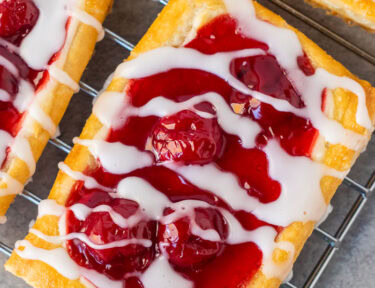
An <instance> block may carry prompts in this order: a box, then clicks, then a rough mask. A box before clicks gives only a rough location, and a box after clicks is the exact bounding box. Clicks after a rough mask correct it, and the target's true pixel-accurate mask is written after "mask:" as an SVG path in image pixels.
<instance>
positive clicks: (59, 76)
mask: <svg viewBox="0 0 375 288" xmlns="http://www.w3.org/2000/svg"><path fill="white" fill-rule="evenodd" d="M48 73H49V74H50V75H51V76H52V77H53V78H55V79H56V80H57V81H59V82H60V83H62V84H64V85H66V86H68V87H69V88H71V89H72V90H73V91H74V92H75V93H76V92H78V91H79V85H78V83H77V82H76V81H74V80H73V79H72V77H70V76H69V74H68V73H66V72H65V71H64V70H62V69H60V68H57V67H56V65H53V66H51V67H50V68H49V70H48Z"/></svg>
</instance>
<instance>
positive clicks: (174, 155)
mask: <svg viewBox="0 0 375 288" xmlns="http://www.w3.org/2000/svg"><path fill="white" fill-rule="evenodd" d="M151 141H152V147H153V152H154V154H155V157H156V159H157V161H158V162H164V161H174V162H182V163H185V164H207V163H210V162H212V161H213V160H215V159H217V158H218V157H219V155H220V153H221V151H222V149H223V144H224V143H223V142H224V140H223V135H222V133H221V129H220V126H219V124H218V123H217V121H216V119H215V118H209V119H206V118H202V117H200V116H199V115H198V114H196V113H195V112H193V111H190V110H183V111H181V112H179V113H177V114H174V115H172V116H168V117H164V118H162V119H160V121H159V122H158V123H157V124H156V126H155V127H154V130H153V132H152V138H151Z"/></svg>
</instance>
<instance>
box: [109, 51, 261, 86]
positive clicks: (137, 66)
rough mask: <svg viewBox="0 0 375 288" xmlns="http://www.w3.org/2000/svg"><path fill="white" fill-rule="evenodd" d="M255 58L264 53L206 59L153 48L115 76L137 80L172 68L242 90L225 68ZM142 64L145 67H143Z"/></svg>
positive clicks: (224, 54) (192, 53) (121, 67)
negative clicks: (208, 75)
mask: <svg viewBox="0 0 375 288" xmlns="http://www.w3.org/2000/svg"><path fill="white" fill-rule="evenodd" d="M257 55H264V51H263V50H261V49H245V50H240V51H234V52H221V53H216V54H213V55H206V54H203V53H200V52H199V51H197V50H195V49H191V48H183V47H181V48H174V47H163V48H156V49H153V50H150V51H149V52H146V53H144V54H141V55H139V56H138V57H137V58H135V59H133V60H130V61H126V62H123V63H121V64H120V65H119V67H118V68H117V70H116V72H115V76H116V77H123V78H126V79H137V78H143V77H147V76H151V75H154V74H158V73H162V72H167V71H169V70H171V69H175V68H185V69H199V70H205V71H207V72H210V73H212V74H215V75H217V76H219V77H220V78H223V79H226V80H227V81H228V82H229V83H231V84H232V83H233V86H236V87H237V86H238V87H244V84H243V83H242V82H240V81H239V80H237V79H236V78H235V77H234V76H233V75H232V74H231V73H230V71H229V66H230V64H231V62H232V61H233V60H234V59H237V58H242V57H250V56H257ZM146 63H148V64H149V65H145V64H146Z"/></svg>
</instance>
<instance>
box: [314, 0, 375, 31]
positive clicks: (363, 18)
mask: <svg viewBox="0 0 375 288" xmlns="http://www.w3.org/2000/svg"><path fill="white" fill-rule="evenodd" d="M307 2H309V3H311V4H313V5H315V6H319V7H322V8H325V9H328V10H329V11H330V13H332V14H336V15H338V16H340V17H342V18H344V19H345V20H347V21H348V22H352V23H357V24H359V25H361V26H362V27H364V28H366V29H368V30H370V31H372V32H374V31H375V2H374V1H372V0H308V1H307Z"/></svg>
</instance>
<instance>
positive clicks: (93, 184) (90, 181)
mask: <svg viewBox="0 0 375 288" xmlns="http://www.w3.org/2000/svg"><path fill="white" fill-rule="evenodd" d="M59 169H60V170H61V171H63V172H64V173H65V174H66V175H68V176H69V177H71V178H73V179H75V180H78V181H83V182H84V185H85V187H86V188H87V189H93V188H98V189H102V190H103V191H106V192H113V190H112V189H110V188H108V187H104V186H103V185H100V184H99V183H98V182H97V181H96V180H95V179H94V178H92V177H90V176H86V175H84V174H83V173H81V172H78V171H73V170H72V169H70V168H69V166H68V165H66V164H65V163H63V162H60V163H59Z"/></svg>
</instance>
